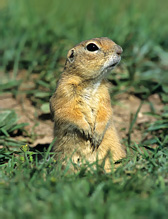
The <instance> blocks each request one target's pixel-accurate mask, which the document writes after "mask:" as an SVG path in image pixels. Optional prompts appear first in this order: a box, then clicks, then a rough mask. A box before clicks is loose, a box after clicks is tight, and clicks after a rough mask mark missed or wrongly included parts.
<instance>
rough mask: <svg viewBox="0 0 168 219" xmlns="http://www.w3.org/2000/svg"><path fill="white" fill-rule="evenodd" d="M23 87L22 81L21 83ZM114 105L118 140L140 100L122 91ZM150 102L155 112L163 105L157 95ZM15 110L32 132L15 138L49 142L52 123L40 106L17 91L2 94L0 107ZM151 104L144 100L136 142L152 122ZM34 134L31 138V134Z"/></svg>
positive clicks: (33, 144) (32, 143)
mask: <svg viewBox="0 0 168 219" xmlns="http://www.w3.org/2000/svg"><path fill="white" fill-rule="evenodd" d="M22 87H24V84H23V85H22ZM116 99H117V100H118V101H117V104H115V105H113V110H114V122H115V125H116V128H117V130H118V133H119V136H120V138H121V139H126V138H127V134H128V130H129V126H130V119H131V115H132V114H134V115H135V113H136V111H137V109H138V107H139V105H140V103H141V100H140V99H139V98H137V97H136V96H134V95H131V94H128V93H125V94H120V95H118V96H117V97H116ZM149 101H150V102H151V103H152V104H153V106H154V107H155V111H156V113H160V112H161V109H162V107H163V104H162V103H161V101H160V98H159V95H157V94H154V95H152V96H150V98H149ZM5 109H14V110H15V112H16V113H17V115H18V123H22V122H23V123H28V124H29V125H27V126H26V127H25V129H26V130H27V131H28V133H30V134H31V138H30V137H28V136H27V135H26V134H25V135H20V136H19V135H18V136H15V137H14V138H16V139H18V140H22V139H27V141H28V144H29V145H30V146H31V147H36V146H39V145H40V146H41V147H43V146H45V145H47V144H50V143H51V141H52V139H53V122H52V121H51V118H50V114H43V113H42V112H41V110H40V109H38V108H36V107H35V106H33V105H32V102H31V101H30V99H28V98H27V97H26V95H24V94H21V93H20V94H18V95H17V98H14V97H13V95H12V94H11V93H6V94H3V96H2V95H1V96H0V110H5ZM150 111H151V109H150V104H149V102H146V103H144V104H143V105H142V107H141V109H140V111H139V113H138V117H137V120H136V124H135V125H134V128H133V132H132V140H133V141H135V142H136V143H139V142H140V141H141V139H142V137H143V136H142V131H143V125H144V123H146V122H152V121H154V118H153V117H151V116H149V115H146V114H144V113H145V112H150ZM32 136H33V137H32Z"/></svg>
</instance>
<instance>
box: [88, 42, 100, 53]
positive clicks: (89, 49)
mask: <svg viewBox="0 0 168 219" xmlns="http://www.w3.org/2000/svg"><path fill="white" fill-rule="evenodd" d="M86 48H87V50H88V51H90V52H94V51H96V50H99V48H98V47H97V46H96V44H94V43H89V44H88V45H87V46H86Z"/></svg>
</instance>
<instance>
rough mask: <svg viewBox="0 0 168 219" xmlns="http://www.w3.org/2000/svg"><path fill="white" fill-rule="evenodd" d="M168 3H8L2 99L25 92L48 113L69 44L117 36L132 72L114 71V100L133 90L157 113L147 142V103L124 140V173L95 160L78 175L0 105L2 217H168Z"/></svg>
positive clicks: (4, 4)
mask: <svg viewBox="0 0 168 219" xmlns="http://www.w3.org/2000/svg"><path fill="white" fill-rule="evenodd" d="M167 8H168V2H167V1H164V0H161V1H159V2H158V1H153V0H148V1H145V0H142V1H139V2H135V1H131V0H126V1H110V0H106V1H105V0H104V1H101V0H97V1H95V0H93V1H88V0H85V1H76V0H75V1H66V0H61V1H60V0H57V1H54V0H53V1H52V0H50V1H45V0H43V1H42V0H41V1H38V0H34V1H33V0H29V1H26V0H13V1H1V3H0V33H1V34H0V74H1V80H0V95H1V96H3V95H4V94H6V93H12V95H13V96H14V97H16V98H17V97H18V96H19V95H21V94H25V95H26V98H29V99H30V100H31V103H32V104H33V105H34V106H35V107H37V109H41V112H43V113H48V112H49V108H48V102H49V98H50V96H51V95H52V93H53V91H54V89H55V86H56V80H57V79H58V77H59V74H60V73H61V71H62V68H63V65H64V61H65V57H66V53H67V51H68V49H70V48H71V47H72V46H73V45H75V44H76V43H79V42H80V41H82V40H85V39H89V38H93V37H100V36H107V37H109V38H111V39H113V40H114V41H115V42H117V43H118V44H119V45H121V46H122V47H123V49H124V53H123V59H122V62H121V64H120V70H121V72H122V73H121V74H116V72H115V70H114V74H113V75H109V80H110V81H111V82H112V83H113V84H114V85H115V86H113V88H112V90H111V94H112V101H113V102H115V101H116V99H117V94H119V93H125V92H126V93H131V94H132V95H135V96H136V97H139V98H140V99H141V100H142V104H143V103H146V102H147V103H149V105H150V108H151V111H150V112H146V114H148V115H150V116H151V118H153V117H154V118H156V121H155V122H150V121H149V122H146V123H145V124H144V125H143V130H144V131H143V138H142V141H141V142H140V143H139V144H138V145H137V144H136V143H134V142H132V132H133V130H134V129H136V128H137V127H136V125H135V122H136V119H137V114H138V107H141V105H140V106H137V113H136V114H135V115H132V117H131V118H132V119H131V121H130V126H129V131H128V138H126V139H123V142H124V143H125V145H126V146H127V150H128V156H127V158H126V159H124V160H123V161H122V162H121V164H120V166H119V167H118V168H117V170H115V171H114V169H112V170H111V173H108V174H105V173H104V172H103V166H97V169H96V170H94V169H93V168H92V166H91V165H90V164H88V165H87V166H82V167H81V168H79V169H78V171H77V172H76V173H69V171H68V166H67V168H66V169H65V170H61V163H60V162H57V165H56V162H55V160H54V159H53V158H52V154H51V153H50V151H49V150H48V151H43V152H37V151H35V150H30V149H29V148H28V147H27V146H26V144H27V142H26V138H25V139H23V140H16V139H15V138H14V136H15V135H16V133H21V135H23V138H24V136H26V135H27V136H29V137H30V138H31V137H32V134H31V133H27V132H26V131H25V126H26V125H27V124H25V123H19V122H18V116H17V115H16V112H15V111H13V110H12V109H10V110H7V111H0V145H3V146H4V148H0V217H1V218H45V219H46V218H68V219H69V218H87V219H92V218H113V217H115V218H119V219H120V218H121V219H122V218H129V219H131V218H152V219H153V218H167V217H168V213H167V206H168V171H167V170H168V147H167V146H168V106H167V104H168V62H167V60H168V25H167V20H168V15H167ZM34 75H36V77H35V78H33V79H32V76H34ZM27 81H31V82H32V84H31V85H30V84H27V83H26V82H27ZM22 83H24V85H25V86H24V89H23V88H22V89H21V85H22ZM152 94H158V95H159V97H160V99H161V102H162V105H163V109H162V112H161V113H160V114H158V113H157V111H156V106H155V105H154V104H153V103H152V102H151V101H150V96H151V95H152ZM1 96H0V97H1ZM32 139H33V137H32ZM32 141H33V140H32ZM39 154H40V155H41V156H42V157H43V159H42V160H39V158H38V157H39V156H38V155H39ZM49 155H50V157H49Z"/></svg>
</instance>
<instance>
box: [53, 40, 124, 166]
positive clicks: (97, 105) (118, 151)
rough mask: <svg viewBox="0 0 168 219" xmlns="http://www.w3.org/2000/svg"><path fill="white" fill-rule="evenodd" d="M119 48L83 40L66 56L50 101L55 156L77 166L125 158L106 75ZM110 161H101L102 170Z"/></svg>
mask: <svg viewBox="0 0 168 219" xmlns="http://www.w3.org/2000/svg"><path fill="white" fill-rule="evenodd" d="M121 53H122V48H121V47H120V46H118V45H117V44H115V43H114V42H113V41H112V40H110V39H109V38H106V37H101V38H94V39H91V40H86V41H83V42H81V43H79V44H78V45H76V46H75V47H73V48H72V49H71V50H69V52H68V54H67V60H66V63H65V68H64V71H63V73H62V75H61V78H60V79H59V81H58V84H57V87H56V91H55V93H54V94H53V96H52V97H51V99H50V109H51V114H52V116H53V120H54V124H55V125H54V136H55V137H56V142H55V145H54V147H53V149H54V151H55V152H56V157H59V158H61V159H63V158H64V157H67V156H68V157H70V156H71V157H72V160H73V162H75V163H79V162H80V160H82V159H83V158H84V159H86V160H87V161H89V162H95V161H96V159H97V158H98V160H102V159H103V158H104V157H105V156H106V154H107V153H108V151H110V152H111V154H112V157H113V161H116V160H118V159H121V158H123V157H125V156H126V152H125V149H124V147H123V146H122V145H121V144H120V142H119V138H118V135H117V132H116V130H115V127H114V124H113V117H114V116H113V111H112V107H111V102H110V95H109V91H108V89H109V82H107V81H106V79H105V77H106V75H107V74H108V73H109V72H110V71H111V70H112V69H113V68H114V67H115V66H116V65H117V64H118V63H119V62H120V60H121V57H120V55H121ZM109 168H110V162H109V161H108V160H107V161H106V162H105V169H106V170H108V169H109Z"/></svg>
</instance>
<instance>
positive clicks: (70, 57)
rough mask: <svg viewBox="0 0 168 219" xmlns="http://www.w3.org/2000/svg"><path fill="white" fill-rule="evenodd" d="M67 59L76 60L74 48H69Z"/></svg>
mask: <svg viewBox="0 0 168 219" xmlns="http://www.w3.org/2000/svg"><path fill="white" fill-rule="evenodd" d="M67 59H68V61H69V62H71V63H72V62H73V61H74V59H75V50H74V49H71V50H69V52H68V55H67Z"/></svg>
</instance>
